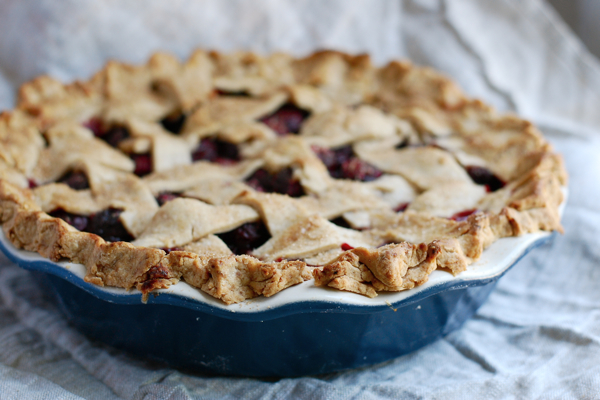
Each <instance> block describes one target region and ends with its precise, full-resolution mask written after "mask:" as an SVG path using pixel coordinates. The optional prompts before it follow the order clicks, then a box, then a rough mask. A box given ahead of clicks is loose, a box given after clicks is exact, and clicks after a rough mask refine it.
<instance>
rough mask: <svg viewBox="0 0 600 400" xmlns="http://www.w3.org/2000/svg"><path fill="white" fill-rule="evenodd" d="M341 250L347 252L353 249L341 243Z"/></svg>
mask: <svg viewBox="0 0 600 400" xmlns="http://www.w3.org/2000/svg"><path fill="white" fill-rule="evenodd" d="M341 247H342V250H344V251H348V250H352V249H353V248H354V247H352V246H350V245H349V244H348V243H342V246H341Z"/></svg>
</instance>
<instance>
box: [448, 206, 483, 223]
mask: <svg viewBox="0 0 600 400" xmlns="http://www.w3.org/2000/svg"><path fill="white" fill-rule="evenodd" d="M476 212H477V209H476V208H474V209H472V210H465V211H461V212H457V213H456V214H454V215H453V216H451V217H450V218H449V219H451V220H453V221H456V222H460V221H464V220H466V219H467V218H469V216H471V215H473V214H475V213H476Z"/></svg>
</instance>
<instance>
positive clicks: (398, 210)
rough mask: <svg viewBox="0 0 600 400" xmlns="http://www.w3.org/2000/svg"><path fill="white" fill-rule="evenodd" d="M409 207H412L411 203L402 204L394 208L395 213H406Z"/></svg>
mask: <svg viewBox="0 0 600 400" xmlns="http://www.w3.org/2000/svg"><path fill="white" fill-rule="evenodd" d="M409 205H410V203H400V204H398V205H397V206H396V207H395V208H394V211H395V212H397V213H399V212H404V211H406V209H407V208H408V206H409Z"/></svg>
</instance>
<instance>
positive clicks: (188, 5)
mask: <svg viewBox="0 0 600 400" xmlns="http://www.w3.org/2000/svg"><path fill="white" fill-rule="evenodd" d="M0 26H1V27H2V35H1V36H0V109H2V108H10V107H12V105H13V104H14V99H15V93H16V90H17V88H18V85H19V84H21V83H22V82H24V81H26V80H28V79H31V78H33V77H35V76H36V75H38V74H41V73H48V74H50V75H53V76H55V77H57V78H59V79H62V80H64V81H70V80H73V79H78V78H86V77H89V76H90V75H91V74H92V73H93V72H94V71H95V70H97V69H99V68H101V67H102V65H103V64H104V63H105V62H106V61H107V60H108V59H111V58H114V59H119V60H123V61H128V62H138V63H139V62H143V61H144V60H145V59H147V57H148V56H149V55H150V54H151V53H152V52H153V51H156V50H167V51H171V52H173V53H174V54H176V55H178V56H179V57H182V58H183V57H185V56H187V55H189V54H190V52H191V51H192V49H193V48H195V47H202V48H213V49H218V50H222V51H229V50H233V49H249V50H254V51H259V52H262V53H266V52H270V51H274V50H283V51H287V52H291V53H293V54H295V55H298V56H301V55H304V54H307V53H309V52H310V51H312V50H314V49H320V48H335V49H339V50H343V51H348V52H368V53H370V54H372V56H373V58H374V60H375V61H376V62H377V63H380V64H381V63H383V62H386V61H388V60H390V59H397V58H409V59H412V60H414V61H415V62H416V63H418V64H426V65H431V66H433V67H435V68H437V69H439V70H442V71H444V72H446V73H447V74H448V75H450V76H452V77H453V78H454V79H455V80H456V81H457V82H459V84H460V85H461V86H462V87H463V88H464V89H465V91H466V92H467V93H469V94H470V95H471V96H473V97H478V98H481V99H483V100H484V101H486V102H488V103H490V104H493V105H495V106H496V107H497V108H499V109H500V110H502V111H515V112H518V113H520V114H522V115H524V116H526V117H527V118H529V119H531V120H532V121H534V122H535V123H537V124H538V125H539V126H540V127H541V129H542V130H543V132H544V134H545V135H546V136H547V137H548V139H549V140H550V141H551V142H552V143H553V144H554V146H555V147H556V149H557V150H558V151H560V152H561V153H562V154H563V155H564V157H565V160H566V164H567V169H568V171H569V174H570V183H569V200H568V204H567V207H566V209H565V213H564V218H563V222H564V227H565V234H564V235H562V236H561V235H556V236H555V237H554V239H553V240H552V241H551V242H549V243H548V244H546V245H544V246H542V247H541V248H538V249H536V250H534V251H532V252H531V253H530V254H529V255H528V256H527V257H526V258H524V259H523V260H522V261H520V262H519V263H518V265H517V266H515V267H514V268H513V269H511V270H510V271H509V272H508V273H507V274H506V275H505V276H504V277H503V278H502V279H501V280H500V282H499V284H498V286H497V288H496V290H495V291H494V292H493V293H492V295H491V296H490V298H489V300H488V301H487V303H486V304H485V305H484V306H483V307H482V308H481V309H480V310H479V311H478V312H477V314H476V315H475V316H474V317H473V318H472V319H471V320H470V321H468V322H467V323H466V324H465V325H464V327H463V328H462V329H460V330H459V331H457V332H454V333H452V334H450V335H448V336H447V337H446V338H444V339H442V340H439V341H438V342H436V343H433V344H431V345H429V346H427V347H425V348H423V349H421V350H419V351H416V352H414V353H412V354H409V355H407V356H404V357H400V358H397V359H394V360H392V361H389V362H386V363H383V364H379V365H375V366H371V367H367V368H363V369H359V370H351V371H346V372H341V373H335V374H330V375H325V376H315V377H304V378H295V379H281V380H279V381H276V382H270V381H262V380H257V379H239V378H226V377H221V378H218V377H217V378H215V377H206V376H202V375H193V374H189V373H184V372H180V371H176V370H172V369H165V368H163V367H161V366H160V365H155V364H151V363H147V362H145V361H143V360H138V359H133V358H131V357H129V356H127V355H126V354H124V353H122V352H120V351H117V350H114V349H111V348H109V347H107V346H104V345H102V344H101V343H97V342H91V341H90V340H88V339H86V338H85V337H84V336H83V335H81V334H79V333H78V332H77V331H76V330H75V329H73V328H72V327H71V326H69V324H68V322H67V321H66V320H65V319H64V318H63V317H62V316H61V314H60V313H59V312H58V310H57V308H56V306H55V305H53V303H52V302H50V301H49V300H48V299H47V298H45V297H44V295H43V294H42V292H41V291H40V290H39V289H38V286H37V285H36V283H35V281H34V280H33V278H32V276H31V275H30V274H29V273H28V272H26V271H24V270H21V269H20V268H18V267H16V266H14V265H12V264H11V263H10V262H8V261H7V260H6V259H5V258H0V399H22V398H28V399H47V398H52V399H77V398H85V399H103V400H108V399H119V398H124V399H146V398H147V399H165V398H168V399H213V398H214V399H222V398H226V399H227V398H231V399H238V398H243V399H255V398H266V399H288V398H310V399H335V398H356V399H388V398H389V399H396V398H406V399H421V398H427V399H465V398H485V399H505V398H506V399H513V398H518V399H521V398H556V399H571V398H572V399H578V398H598V397H600V362H599V360H600V290H598V289H597V288H598V285H599V284H600V262H599V260H600V246H599V245H598V240H599V238H600V205H598V201H597V199H598V197H599V194H600V193H599V190H598V183H599V182H600V157H598V154H600V112H598V111H597V110H600V66H599V64H598V61H597V60H596V59H595V58H593V57H592V56H591V55H590V54H589V53H588V52H587V51H586V50H585V48H584V47H583V46H582V45H581V43H580V42H579V41H578V40H577V39H576V38H575V36H574V35H572V34H571V33H570V31H569V30H568V29H567V28H566V26H565V24H564V23H563V22H562V21H560V20H559V18H558V17H557V15H556V14H555V12H554V11H553V10H552V9H550V8H549V7H548V6H547V5H545V4H544V3H542V2H541V1H539V0H452V1H451V0H406V1H391V0H390V1H378V2H373V1H368V0H364V1H343V0H330V1H319V0H314V1H300V0H286V1H277V2H275V1H256V0H253V1H243V0H242V1H231V0H230V1H194V2H192V1H183V0H180V1H170V2H161V1H154V0H146V1H145V2H144V4H143V5H141V3H139V2H127V3H126V4H123V3H122V2H117V1H116V0H96V1H90V0H86V1H80V0H77V1H75V0H69V1H63V2H51V1H49V0H35V1H28V2H22V1H18V0H0Z"/></svg>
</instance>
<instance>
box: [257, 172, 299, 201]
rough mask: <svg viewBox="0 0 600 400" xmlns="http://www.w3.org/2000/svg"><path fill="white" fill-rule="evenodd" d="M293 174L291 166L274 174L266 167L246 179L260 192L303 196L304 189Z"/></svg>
mask: <svg viewBox="0 0 600 400" xmlns="http://www.w3.org/2000/svg"><path fill="white" fill-rule="evenodd" d="M292 175H293V170H292V169H291V168H284V169H282V170H279V171H278V172H276V173H274V174H270V173H269V172H268V171H267V170H265V169H259V170H257V171H256V172H255V173H254V174H252V175H251V176H250V177H249V178H248V179H246V183H247V184H248V185H250V186H251V187H252V188H254V189H255V190H258V191H259V192H265V193H281V194H287V195H288V196H290V197H300V196H303V195H304V189H303V188H302V186H301V185H300V182H298V180H297V179H294V178H293V177H292Z"/></svg>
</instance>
